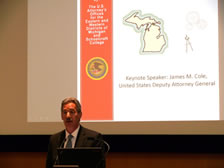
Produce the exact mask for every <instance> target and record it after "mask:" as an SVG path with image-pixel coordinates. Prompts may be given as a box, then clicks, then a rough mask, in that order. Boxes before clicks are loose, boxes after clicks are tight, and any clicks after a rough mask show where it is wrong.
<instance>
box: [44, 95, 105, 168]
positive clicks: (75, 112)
mask: <svg viewBox="0 0 224 168" xmlns="http://www.w3.org/2000/svg"><path fill="white" fill-rule="evenodd" d="M81 117H82V110H81V105H80V103H79V101H78V100H77V99H76V98H73V97H71V98H66V99H64V100H63V101H62V104H61V118H62V120H63V122H64V125H65V130H63V131H61V132H58V133H56V134H54V135H52V136H51V138H50V142H49V145H48V154H47V160H46V168H52V167H53V165H54V164H56V163H57V159H58V155H57V148H60V147H62V148H63V147H64V148H74V147H102V159H101V161H100V163H99V166H98V168H105V157H104V141H103V137H102V135H101V134H100V133H98V132H96V131H93V130H90V129H87V128H84V127H83V126H81V125H80V119H81Z"/></svg>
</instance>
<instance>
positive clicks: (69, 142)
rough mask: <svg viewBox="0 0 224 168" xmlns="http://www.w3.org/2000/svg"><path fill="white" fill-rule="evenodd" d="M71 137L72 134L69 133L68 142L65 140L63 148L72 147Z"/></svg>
mask: <svg viewBox="0 0 224 168" xmlns="http://www.w3.org/2000/svg"><path fill="white" fill-rule="evenodd" d="M72 138H73V136H72V135H71V134H69V136H68V142H67V144H66V147H65V148H72Z"/></svg>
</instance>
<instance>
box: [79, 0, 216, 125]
mask: <svg viewBox="0 0 224 168" xmlns="http://www.w3.org/2000/svg"><path fill="white" fill-rule="evenodd" d="M171 4H172V5H171ZM202 4H203V5H202ZM112 6H113V7H112ZM80 22H81V27H80V63H81V78H80V82H81V92H80V93H81V101H82V104H83V108H84V111H85V114H84V119H86V120H113V121H171V120H218V119H219V116H220V114H219V78H218V77H219V74H218V70H219V69H218V68H219V62H218V58H219V55H218V54H219V53H218V4H217V1H214V0H210V1H205V0H199V1H193V0H186V1H178V0H171V1H165V0H139V1H128V2H127V1H119V0H88V1H81V2H80Z"/></svg>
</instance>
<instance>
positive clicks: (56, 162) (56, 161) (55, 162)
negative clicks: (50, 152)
mask: <svg viewBox="0 0 224 168" xmlns="http://www.w3.org/2000/svg"><path fill="white" fill-rule="evenodd" d="M66 140H67V138H64V139H63V141H62V143H61V144H60V146H59V148H62V145H63V144H64V143H65V141H66ZM60 154H61V153H60ZM58 155H59V154H58V152H57V156H56V159H55V161H54V165H56V164H58Z"/></svg>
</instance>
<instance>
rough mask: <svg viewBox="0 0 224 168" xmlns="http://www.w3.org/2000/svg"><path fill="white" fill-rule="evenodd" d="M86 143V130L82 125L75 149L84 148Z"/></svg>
mask: <svg viewBox="0 0 224 168" xmlns="http://www.w3.org/2000/svg"><path fill="white" fill-rule="evenodd" d="M85 141H86V133H85V131H84V128H83V127H82V126H81V125H80V129H79V132H78V135H77V138H76V142H75V147H82V146H84V144H85Z"/></svg>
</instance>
